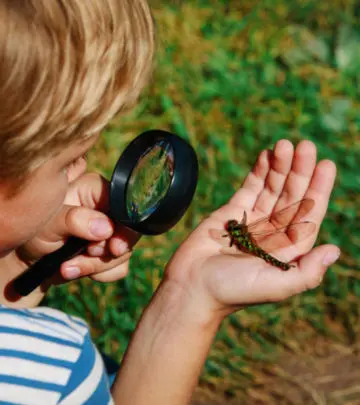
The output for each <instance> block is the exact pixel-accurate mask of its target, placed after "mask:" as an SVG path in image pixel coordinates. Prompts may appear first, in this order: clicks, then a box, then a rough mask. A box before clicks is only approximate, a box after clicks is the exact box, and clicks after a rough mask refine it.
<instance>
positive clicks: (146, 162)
mask: <svg viewBox="0 0 360 405" xmlns="http://www.w3.org/2000/svg"><path fill="white" fill-rule="evenodd" d="M173 175H174V152H173V148H172V146H171V144H170V143H168V142H165V141H160V142H158V143H156V144H155V145H154V146H152V147H151V148H149V149H148V150H146V151H145V153H144V154H143V155H142V156H141V158H140V159H139V162H138V164H137V165H136V166H135V169H134V170H133V172H132V173H131V176H130V179H129V182H128V185H127V190H126V208H127V214H128V216H129V218H130V219H131V220H132V221H133V222H141V221H144V220H145V219H146V218H148V217H149V216H150V215H151V214H152V213H153V212H154V211H155V210H156V208H157V207H158V206H159V204H160V202H161V200H162V199H163V198H164V197H165V195H166V194H167V192H168V190H169V187H170V185H171V181H172V179H173Z"/></svg>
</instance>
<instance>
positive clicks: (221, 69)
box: [47, 0, 360, 392]
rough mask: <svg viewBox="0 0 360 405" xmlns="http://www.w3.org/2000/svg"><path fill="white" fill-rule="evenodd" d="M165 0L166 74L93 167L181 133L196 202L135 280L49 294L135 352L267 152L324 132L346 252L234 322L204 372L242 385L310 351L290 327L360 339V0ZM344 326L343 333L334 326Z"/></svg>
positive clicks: (149, 246)
mask: <svg viewBox="0 0 360 405" xmlns="http://www.w3.org/2000/svg"><path fill="white" fill-rule="evenodd" d="M151 3H152V5H153V9H154V14H155V18H156V21H157V26H158V31H159V51H158V58H157V69H156V74H155V76H154V80H153V83H152V84H151V86H150V87H149V89H148V90H147V93H146V95H144V97H143V99H142V100H141V102H140V104H139V105H138V107H137V108H136V109H135V110H134V112H133V113H131V114H130V115H129V116H127V117H119V118H116V119H115V120H113V122H112V123H111V125H109V126H108V128H107V129H106V131H104V134H103V137H102V140H101V142H100V143H99V144H98V146H97V147H96V149H95V150H94V152H93V153H92V154H91V156H90V165H91V167H92V169H95V170H98V171H100V172H101V173H103V174H104V175H105V176H106V177H108V178H109V177H110V175H111V172H112V168H113V167H114V165H115V163H116V160H117V158H118V156H119V155H120V154H121V151H122V150H123V149H124V147H125V146H126V144H127V143H128V142H129V141H131V140H132V139H133V138H134V137H135V136H136V135H137V134H138V133H140V132H142V131H144V130H147V129H150V128H160V129H165V130H170V131H173V132H175V133H177V134H178V135H180V136H181V137H183V138H184V139H186V140H188V141H189V142H190V143H191V144H192V145H193V146H194V148H195V149H196V151H197V154H198V159H199V165H200V178H199V184H198V188H197V192H196V195H195V198H194V201H193V203H192V205H191V207H190V208H189V210H188V212H187V214H186V215H185V217H184V218H183V219H182V220H181V221H180V223H179V224H178V225H177V226H176V227H175V228H173V229H172V230H170V231H169V232H168V233H166V234H165V235H161V236H157V237H143V238H142V240H141V242H140V243H139V245H138V247H137V249H136V250H135V252H134V254H133V257H132V259H131V275H130V276H129V277H127V278H126V279H125V280H123V281H121V282H118V283H114V284H109V285H102V284H100V283H94V282H91V281H89V280H83V281H82V282H78V283H72V284H70V285H68V286H63V287H61V288H57V289H53V290H52V291H51V292H50V294H49V297H48V299H47V303H48V304H49V305H50V306H53V307H56V308H61V309H63V310H65V311H67V312H69V313H72V314H77V315H79V316H81V317H84V318H86V319H87V320H88V322H89V323H90V324H91V325H92V330H93V336H94V338H95V340H96V342H97V344H98V345H99V347H100V348H101V349H102V350H104V351H105V352H107V353H108V354H111V355H112V356H114V357H115V358H117V359H121V356H122V354H123V353H124V351H125V349H126V346H127V343H128V341H129V338H130V336H131V333H132V332H133V330H134V328H135V325H136V322H137V320H138V319H139V316H140V314H141V312H142V310H143V309H144V307H145V306H146V304H147V303H148V302H149V300H150V298H151V295H152V293H153V291H154V290H155V288H156V287H157V285H158V283H159V280H160V279H161V276H162V272H163V269H164V266H165V264H166V263H167V261H168V260H169V259H170V257H171V255H172V253H173V252H174V251H175V250H176V248H177V247H178V246H179V244H180V243H181V241H182V240H184V238H185V237H186V236H187V235H188V233H189V232H190V231H191V230H192V229H193V228H194V227H195V226H196V225H197V224H198V223H199V222H200V221H201V219H202V218H203V217H204V216H206V215H208V214H209V213H210V212H211V211H213V210H214V209H216V208H218V207H219V206H221V205H222V204H224V203H225V202H226V201H227V200H228V198H229V197H230V196H231V195H232V194H233V192H234V191H235V190H236V189H237V188H238V187H239V186H240V185H241V182H242V180H243V179H244V176H245V175H246V173H247V172H248V170H249V169H250V167H251V165H252V164H253V163H254V160H255V158H256V156H257V154H258V153H259V152H260V151H261V150H262V149H266V148H271V147H272V146H273V145H274V144H275V142H276V141H277V140H279V139H281V138H287V139H289V140H291V141H293V142H294V143H297V142H299V141H301V140H303V139H309V140H312V141H313V142H315V144H316V145H317V148H318V154H319V159H323V158H328V159H332V160H333V161H335V163H336V164H337V167H338V176H337V181H336V186H335V190H334V192H333V195H332V198H331V202H330V205H329V211H328V214H327V217H326V219H325V221H324V223H323V226H322V228H321V233H320V236H319V240H318V242H319V243H324V242H326V243H335V244H337V245H338V246H340V248H341V250H342V256H341V260H340V261H339V262H338V263H337V264H335V265H334V266H332V268H331V269H330V270H329V271H328V273H327V276H326V278H325V280H324V283H323V284H322V286H321V287H319V288H318V289H316V290H315V291H309V292H307V293H305V294H303V295H301V296H298V297H295V298H293V299H291V300H288V301H286V302H284V303H280V304H278V305H275V304H273V305H264V306H257V307H254V308H250V309H248V310H247V311H244V312H242V313H239V314H234V315H232V316H231V317H229V318H228V319H227V320H226V321H224V323H223V326H222V328H221V330H220V331H219V333H218V336H217V339H216V342H215V344H214V346H213V350H212V352H211V353H210V356H209V358H208V360H207V362H206V365H205V368H204V372H203V377H202V379H203V381H206V382H208V383H212V384H215V385H217V384H219V383H224V382H225V383H227V384H228V386H229V387H230V388H229V390H230V391H231V392H233V391H234V392H236V390H237V389H238V388H239V387H241V386H243V384H244V381H246V380H249V379H250V378H251V374H252V371H251V362H252V361H262V360H264V359H271V358H272V356H273V355H274V353H275V352H276V350H277V349H279V348H291V350H296V347H297V345H298V344H299V343H298V342H297V341H296V340H294V339H293V338H292V336H291V334H290V333H289V331H291V327H292V325H294V324H295V325H296V324H306V325H310V326H311V327H312V328H314V329H315V330H316V331H317V332H319V333H323V334H327V335H328V336H330V337H331V338H332V339H335V340H336V339H343V340H345V341H346V342H348V344H351V343H353V342H355V341H356V340H357V339H358V336H359V326H358V325H359V315H360V313H359V308H360V306H359V303H360V272H359V270H360V261H359V244H360V233H359V229H360V175H359V174H358V173H359V171H358V166H359V163H360V142H359V135H358V133H359V130H360V74H359V72H360V56H359V55H360V45H359V44H360V41H358V40H357V38H358V32H359V25H360V24H359V21H360V20H359V17H360V16H359V10H360V7H359V6H360V3H359V1H355V0H341V1H340V0H333V1H331V2H325V1H311V0H297V1H285V0H258V1H253V0H251V1H250V0H244V1H241V2H236V1H230V0H228V1H219V0H214V1H207V0H193V1H183V2H180V1H177V2H176V1H173V2H170V1H152V2H151ZM333 324H336V325H337V326H339V327H340V330H341V334H335V333H334V332H333V330H334V328H333V327H332V325H333ZM340 335H341V336H340ZM304 339H305V340H306V335H304Z"/></svg>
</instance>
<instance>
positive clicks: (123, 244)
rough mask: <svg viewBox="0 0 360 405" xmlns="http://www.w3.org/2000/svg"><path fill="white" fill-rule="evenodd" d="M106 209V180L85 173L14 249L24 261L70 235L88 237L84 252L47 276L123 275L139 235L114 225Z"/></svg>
mask: <svg viewBox="0 0 360 405" xmlns="http://www.w3.org/2000/svg"><path fill="white" fill-rule="evenodd" d="M108 209H109V183H108V182H107V181H106V180H105V179H104V178H102V177H101V176H100V175H98V174H95V173H88V174H85V175H83V176H81V177H80V178H79V179H77V180H76V181H75V182H74V183H72V184H71V186H70V188H69V191H68V193H67V196H66V199H65V201H64V205H63V206H62V207H61V209H60V210H59V212H58V213H57V215H56V216H55V217H54V218H53V219H52V221H50V223H48V224H47V225H46V227H45V228H44V229H43V230H42V231H41V233H39V234H38V235H36V237H34V238H33V239H32V240H31V241H29V242H27V243H26V244H25V245H23V246H22V247H21V248H19V249H18V250H17V254H18V256H19V258H20V259H21V260H22V261H23V262H25V263H26V264H27V265H29V264H31V263H33V262H35V261H37V260H39V259H40V258H41V257H42V256H44V255H46V254H48V253H51V252H53V251H55V250H57V249H59V248H60V247H61V246H62V245H63V244H64V243H65V242H66V239H67V238H68V237H69V236H77V237H79V238H83V239H86V240H89V247H88V248H87V251H86V252H84V254H81V255H78V256H76V257H74V258H73V259H71V260H69V261H67V262H64V263H63V264H62V265H61V268H60V273H61V276H59V275H56V276H55V277H53V278H52V279H51V280H50V283H51V284H55V283H56V284H58V283H61V282H64V281H66V280H73V279H76V278H79V277H84V276H90V277H91V278H93V279H94V280H97V281H102V282H111V281H116V280H119V279H120V278H123V277H125V276H126V274H127V272H128V263H129V258H130V255H131V249H132V247H133V245H134V244H135V243H136V242H137V240H138V239H139V235H138V234H137V233H135V232H132V231H130V230H129V229H126V228H124V227H121V226H115V225H114V224H113V223H112V222H111V221H110V219H109V218H108V217H107V216H106V214H105V212H107V211H108Z"/></svg>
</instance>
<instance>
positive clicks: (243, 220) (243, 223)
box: [241, 211, 247, 225]
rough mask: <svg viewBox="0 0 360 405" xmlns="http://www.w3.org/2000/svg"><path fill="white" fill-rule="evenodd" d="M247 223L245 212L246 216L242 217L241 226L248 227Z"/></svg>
mask: <svg viewBox="0 0 360 405" xmlns="http://www.w3.org/2000/svg"><path fill="white" fill-rule="evenodd" d="M246 222H247V214H246V211H244V215H243V217H242V220H241V224H242V225H246Z"/></svg>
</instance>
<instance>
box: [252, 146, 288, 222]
mask: <svg viewBox="0 0 360 405" xmlns="http://www.w3.org/2000/svg"><path fill="white" fill-rule="evenodd" d="M293 156H294V147H293V145H292V143H291V142H290V141H288V140H286V139H283V140H280V141H279V142H277V143H276V145H275V148H274V153H273V154H272V156H271V159H270V170H269V172H268V174H267V176H266V179H265V182H264V187H263V190H262V191H261V192H260V194H259V196H258V198H257V201H256V203H255V206H254V210H256V211H259V212H261V213H263V214H264V215H268V214H270V213H271V212H272V210H273V208H274V206H275V204H276V202H277V200H278V198H279V196H280V194H281V192H282V190H283V187H284V184H285V181H286V179H287V176H288V175H289V172H290V169H291V165H292V162H293Z"/></svg>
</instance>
